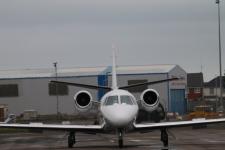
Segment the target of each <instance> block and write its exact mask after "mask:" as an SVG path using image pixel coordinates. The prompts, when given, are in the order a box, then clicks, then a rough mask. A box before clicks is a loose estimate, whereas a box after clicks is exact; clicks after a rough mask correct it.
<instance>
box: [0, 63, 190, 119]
mask: <svg viewBox="0 0 225 150" xmlns="http://www.w3.org/2000/svg"><path fill="white" fill-rule="evenodd" d="M117 73H118V86H124V85H128V84H134V83H138V82H143V81H156V80H161V79H167V78H171V77H174V76H179V77H180V76H182V77H184V79H183V80H177V81H171V82H170V83H167V82H166V83H160V84H156V85H150V86H148V87H147V86H146V87H145V86H144V87H139V88H134V89H131V91H132V92H133V93H134V95H135V96H136V98H137V99H140V98H139V97H140V94H141V92H142V91H143V90H144V89H145V88H154V89H156V90H157V91H158V92H159V94H160V101H161V103H162V104H163V105H164V107H165V108H166V110H167V111H169V112H179V113H181V114H183V113H185V112H186V92H185V90H186V84H187V81H186V72H185V71H184V70H183V69H182V68H181V67H179V66H178V65H149V66H120V67H118V68H117ZM50 80H55V73H54V69H35V70H33V69H32V70H29V69H28V70H2V71H0V104H6V105H8V109H9V113H14V114H17V115H19V114H21V113H23V111H24V110H36V111H37V112H38V113H39V114H56V112H57V102H56V101H57V100H56V93H55V89H54V86H53V85H52V84H49V81H50ZM58 80H59V81H67V82H76V83H84V84H94V85H108V86H110V85H111V67H92V68H67V69H58ZM58 89H59V105H58V108H59V112H60V113H66V114H72V113H74V112H76V111H75V107H74V100H73V96H74V94H75V93H76V92H78V91H79V90H88V91H90V92H91V93H92V96H93V98H95V99H97V100H99V99H100V98H101V96H102V95H103V94H104V91H102V90H89V89H81V88H78V87H73V86H62V85H61V86H60V87H59V88H58Z"/></svg>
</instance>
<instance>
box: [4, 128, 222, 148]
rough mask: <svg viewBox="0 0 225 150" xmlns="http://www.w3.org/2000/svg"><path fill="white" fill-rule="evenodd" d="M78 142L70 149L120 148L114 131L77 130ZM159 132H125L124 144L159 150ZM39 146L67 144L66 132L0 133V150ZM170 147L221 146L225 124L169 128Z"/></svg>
mask: <svg viewBox="0 0 225 150" xmlns="http://www.w3.org/2000/svg"><path fill="white" fill-rule="evenodd" d="M76 140H77V143H76V144H75V145H74V148H72V149H78V150H96V149H100V150H114V149H119V148H118V146H117V145H118V144H117V136H116V135H105V134H104V135H101V134H97V135H89V134H83V133H77V134H76ZM163 148H164V147H163V146H162V143H161V141H160V132H159V131H153V132H150V133H132V134H126V135H125V136H124V148H123V149H131V150H147V149H148V150H150V149H151V150H161V149H163ZM30 149H32V150H39V149H42V150H43V149H44V150H45V149H56V150H64V149H68V148H67V133H65V132H53V131H45V132H43V133H1V134H0V150H30ZM168 149H170V150H224V149H225V125H220V126H208V128H202V129H192V128H191V127H189V128H179V129H171V130H169V147H168Z"/></svg>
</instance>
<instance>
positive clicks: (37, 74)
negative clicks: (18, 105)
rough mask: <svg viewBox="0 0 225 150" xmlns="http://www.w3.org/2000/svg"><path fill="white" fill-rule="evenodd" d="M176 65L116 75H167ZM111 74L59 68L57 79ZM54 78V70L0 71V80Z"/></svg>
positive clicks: (121, 71) (130, 68)
mask: <svg viewBox="0 0 225 150" xmlns="http://www.w3.org/2000/svg"><path fill="white" fill-rule="evenodd" d="M174 67H176V65H145V66H119V67H118V68H117V73H118V74H138V73H168V72H170V70H172V69H173V68H174ZM103 72H104V73H107V72H111V67H83V68H78V67H77V68H59V69H58V76H59V77H72V76H90V75H93V76H96V75H99V74H102V73H103ZM43 77H55V70H54V68H52V69H17V70H0V79H15V78H16V79H17V78H43Z"/></svg>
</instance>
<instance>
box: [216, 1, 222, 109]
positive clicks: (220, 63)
mask: <svg viewBox="0 0 225 150" xmlns="http://www.w3.org/2000/svg"><path fill="white" fill-rule="evenodd" d="M216 4H217V6H218V32H219V33H218V36H219V43H218V44H219V68H220V105H221V108H222V111H224V108H223V95H222V94H223V86H222V62H221V31H220V0H216Z"/></svg>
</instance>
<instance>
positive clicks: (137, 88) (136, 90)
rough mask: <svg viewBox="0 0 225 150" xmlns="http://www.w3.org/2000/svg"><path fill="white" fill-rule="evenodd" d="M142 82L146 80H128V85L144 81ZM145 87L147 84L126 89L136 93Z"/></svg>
mask: <svg viewBox="0 0 225 150" xmlns="http://www.w3.org/2000/svg"><path fill="white" fill-rule="evenodd" d="M144 82H148V80H128V85H133V84H139V83H144ZM147 88H148V85H142V86H137V87H131V88H129V89H128V91H129V92H133V93H137V92H143V91H144V90H146V89H147Z"/></svg>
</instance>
